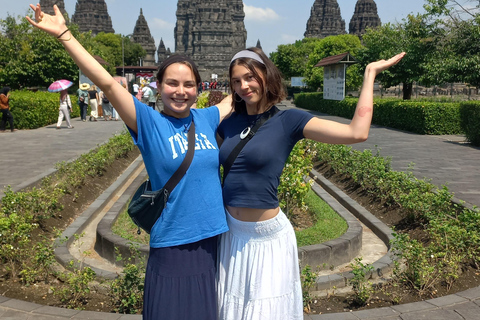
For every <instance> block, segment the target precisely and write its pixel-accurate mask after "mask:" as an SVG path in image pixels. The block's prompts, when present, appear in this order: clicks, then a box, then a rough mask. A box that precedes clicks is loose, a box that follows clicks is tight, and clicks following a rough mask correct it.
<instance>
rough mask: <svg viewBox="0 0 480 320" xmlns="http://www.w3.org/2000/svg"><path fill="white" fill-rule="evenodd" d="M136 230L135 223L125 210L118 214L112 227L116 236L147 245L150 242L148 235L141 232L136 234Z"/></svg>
mask: <svg viewBox="0 0 480 320" xmlns="http://www.w3.org/2000/svg"><path fill="white" fill-rule="evenodd" d="M137 230H138V228H137V226H136V225H135V223H133V221H132V219H131V218H130V216H129V215H128V213H127V210H126V209H125V210H124V211H122V212H121V213H120V215H119V216H118V219H117V221H115V223H114V224H113V226H112V232H113V233H114V234H116V235H117V236H120V237H122V238H124V239H127V240H129V241H132V242H138V243H141V244H145V245H148V243H149V241H150V235H149V234H148V233H146V232H145V231H143V230H142V233H141V234H138V233H137Z"/></svg>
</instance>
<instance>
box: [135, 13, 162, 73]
mask: <svg viewBox="0 0 480 320" xmlns="http://www.w3.org/2000/svg"><path fill="white" fill-rule="evenodd" d="M132 40H133V42H135V43H138V44H139V45H141V46H142V48H143V49H144V50H145V51H146V52H147V54H146V56H145V58H143V62H142V65H143V66H155V65H156V63H155V53H156V51H157V48H156V46H155V40H154V39H153V37H152V34H151V33H150V28H149V27H148V24H147V20H146V19H145V16H144V15H143V10H142V9H140V15H139V16H138V19H137V22H136V23H135V28H134V29H133V36H132Z"/></svg>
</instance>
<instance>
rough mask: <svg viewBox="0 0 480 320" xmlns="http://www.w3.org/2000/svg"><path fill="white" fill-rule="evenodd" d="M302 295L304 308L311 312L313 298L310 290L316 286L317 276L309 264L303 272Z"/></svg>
mask: <svg viewBox="0 0 480 320" xmlns="http://www.w3.org/2000/svg"><path fill="white" fill-rule="evenodd" d="M301 279H302V293H303V308H304V310H305V311H306V312H310V310H311V308H310V305H311V304H312V301H313V297H312V296H311V295H310V289H311V288H313V286H314V285H315V281H316V279H317V275H316V273H315V272H313V271H312V268H311V267H310V266H309V265H308V264H307V265H306V266H305V268H303V270H302V276H301Z"/></svg>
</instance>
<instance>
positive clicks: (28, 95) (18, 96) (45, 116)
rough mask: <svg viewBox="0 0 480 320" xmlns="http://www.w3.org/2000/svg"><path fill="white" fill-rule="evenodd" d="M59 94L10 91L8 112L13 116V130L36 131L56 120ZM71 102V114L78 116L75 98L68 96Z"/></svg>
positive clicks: (78, 110) (73, 116)
mask: <svg viewBox="0 0 480 320" xmlns="http://www.w3.org/2000/svg"><path fill="white" fill-rule="evenodd" d="M59 97H60V93H50V92H41V91H38V92H31V91H27V90H22V91H11V93H10V112H11V113H12V115H13V121H14V125H15V128H17V129H36V128H40V127H44V126H47V125H50V124H53V123H56V122H57V120H58V107H59V104H60V102H59ZM70 99H71V100H72V110H73V111H72V114H71V117H72V118H75V117H78V116H80V109H79V107H78V103H77V100H78V99H77V96H76V95H72V94H70Z"/></svg>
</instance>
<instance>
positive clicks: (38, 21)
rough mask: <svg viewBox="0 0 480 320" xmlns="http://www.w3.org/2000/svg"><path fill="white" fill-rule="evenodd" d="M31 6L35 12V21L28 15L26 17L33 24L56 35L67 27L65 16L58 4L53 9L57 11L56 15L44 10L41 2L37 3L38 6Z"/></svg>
mask: <svg viewBox="0 0 480 320" xmlns="http://www.w3.org/2000/svg"><path fill="white" fill-rule="evenodd" d="M30 8H32V10H33V11H34V12H35V21H33V20H32V18H30V17H28V16H27V17H26V19H27V20H28V22H30V24H31V25H32V26H34V27H37V28H38V29H40V30H43V31H45V32H47V33H48V34H50V35H52V36H54V37H58V36H59V35H60V34H61V33H62V32H64V31H65V30H66V29H67V25H66V23H65V18H64V17H63V15H62V13H61V12H60V10H59V9H58V7H57V5H54V6H53V10H54V11H55V15H54V16H52V15H49V14H47V13H45V12H43V11H42V8H41V6H40V4H39V3H37V5H36V6H34V5H33V4H31V5H30Z"/></svg>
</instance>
